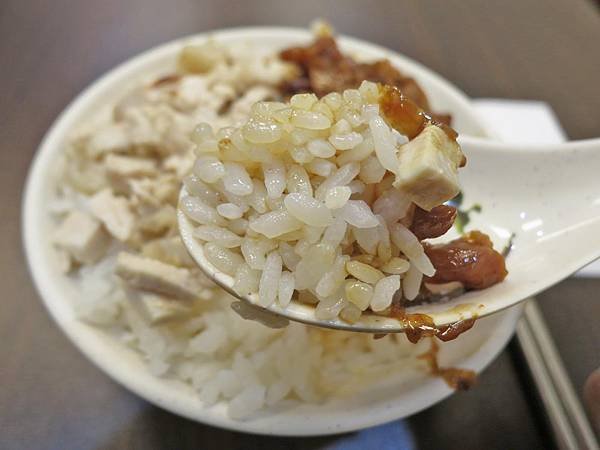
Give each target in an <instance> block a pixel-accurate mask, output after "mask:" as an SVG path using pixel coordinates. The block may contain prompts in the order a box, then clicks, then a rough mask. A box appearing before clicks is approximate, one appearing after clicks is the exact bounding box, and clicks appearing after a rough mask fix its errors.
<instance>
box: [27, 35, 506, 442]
mask: <svg viewBox="0 0 600 450" xmlns="http://www.w3.org/2000/svg"><path fill="white" fill-rule="evenodd" d="M238 33H239V32H238ZM251 34H252V33H251ZM259 34H260V33H259ZM300 34H301V33H300ZM265 35H269V36H272V34H270V33H268V32H266V33H265ZM283 35H284V36H288V37H289V36H292V34H287V33H283ZM230 36H231V35H230ZM296 36H298V35H296ZM292 37H293V38H295V36H292ZM304 37H306V35H304ZM265 39H267V38H265ZM289 39H292V38H290V37H289ZM178 48H180V46H179V44H178V45H177V49H178ZM175 51H176V47H175V46H174V45H173V46H172V47H171V50H170V54H171V55H173V52H175ZM155 55H158V54H157V53H156V54H155ZM155 58H156V57H155ZM159 59H160V58H156V59H154V61H153V63H154V64H155V65H156V67H158V66H159V65H161V64H162V63H163V61H164V59H162V61H160V63H159ZM148 61H150V60H147V62H146V64H148ZM142 69H144V70H145V69H147V66H146V67H143V64H141V63H138V68H137V71H138V72H137V73H142ZM130 70H131V69H130ZM130 70H128V71H126V72H130ZM121 71H122V69H121ZM121 74H122V75H121V79H127V80H130V79H132V78H133V77H130V75H131V74H130V73H127V74H126V75H125V72H121ZM117 75H119V72H117ZM108 81H110V79H108ZM105 83H106V82H105ZM109 84H110V85H112V84H114V82H113V83H109ZM94 89H95V92H96V94H95V95H93V96H91V94H86V96H84V97H83V98H82V100H80V101H78V103H77V104H76V105H75V106H74V107H73V108H74V109H73V108H72V109H71V112H70V113H69V115H65V116H63V118H62V119H61V122H60V125H61V126H57V127H56V128H54V130H53V131H52V132H51V134H50V135H49V137H48V138H47V139H46V141H45V144H44V146H43V148H44V149H45V148H49V146H53V145H54V143H58V141H57V140H58V139H60V140H62V139H63V137H62V136H59V134H62V133H64V132H65V131H67V130H66V129H67V128H71V127H72V125H73V124H74V123H75V122H79V121H80V117H75V116H79V114H80V113H81V112H82V108H83V109H86V108H91V107H92V105H93V104H96V102H97V101H98V100H99V99H100V98H101V97H102V96H103V95H104V94H105V93H106V92H111V93H112V92H113V91H112V89H108V88H107V87H105V88H104V92H102V85H100V87H96V88H94ZM115 96H116V94H115ZM83 100H85V101H83ZM86 102H87V105H86ZM73 111H75V112H73ZM69 118H70V122H71V123H68V119H69ZM66 121H67V122H66ZM61 128H62V130H61ZM57 130H58V131H57ZM57 133H59V134H57ZM53 140H54V143H53ZM51 144H52V145H51ZM47 152H48V151H46V150H43V151H42V153H41V154H40V155H42V156H40V157H38V159H37V161H36V165H35V169H34V171H33V172H32V175H31V178H30V184H29V188H28V193H27V198H26V202H27V203H26V204H27V206H26V209H25V214H26V219H27V220H25V221H24V224H25V226H26V227H27V229H26V233H25V236H26V246H27V249H28V255H29V258H30V264H31V265H32V270H33V272H34V276H35V279H36V282H37V283H38V287H39V288H40V290H41V291H42V292H44V298H45V300H46V301H47V304H48V305H49V308H50V309H51V311H53V312H54V313H55V316H56V317H57V318H58V320H59V323H62V324H64V328H65V329H66V330H67V331H68V332H69V333H70V334H71V336H72V337H73V338H74V340H75V342H77V343H78V345H80V346H83V347H85V348H86V349H87V351H86V350H84V351H85V352H86V353H87V354H88V355H90V353H92V354H93V356H92V358H93V359H94V360H95V361H96V362H97V363H98V364H99V365H100V366H102V367H104V368H105V370H107V371H109V373H111V374H113V375H114V376H115V377H116V378H117V379H118V380H120V381H121V382H124V383H125V384H126V385H128V386H129V387H130V388H132V389H133V390H134V391H136V392H138V393H140V394H141V395H143V396H144V397H146V398H150V399H151V400H153V401H155V402H157V403H159V404H161V405H162V406H164V407H166V408H167V409H171V410H175V411H176V412H179V413H183V414H184V415H187V416H188V417H195V418H197V419H199V420H203V421H208V422H209V423H214V424H217V425H221V426H233V427H235V428H238V429H246V430H249V431H255V432H265V433H275V434H280V433H281V434H319V433H327V432H336V431H343V430H348V429H352V428H353V427H356V426H361V425H357V422H356V420H351V419H350V418H349V417H346V419H344V420H349V421H348V422H345V424H339V423H338V424H336V425H340V428H336V427H335V425H332V423H331V422H330V423H329V424H320V425H318V427H320V428H319V429H315V428H314V427H315V426H317V425H316V424H314V422H318V421H313V425H309V421H306V422H305V428H303V427H302V426H298V422H296V424H295V425H289V424H288V428H287V431H286V429H285V428H281V422H279V423H278V425H277V426H275V425H274V422H273V421H276V419H275V418H273V417H270V418H265V417H262V418H260V417H259V418H258V419H255V420H251V421H249V422H246V423H245V424H244V423H242V424H234V422H231V421H229V420H228V419H226V418H225V417H224V416H223V406H222V405H221V406H219V405H217V407H215V408H213V409H210V411H211V412H209V413H207V412H206V411H208V409H206V407H205V406H202V404H201V403H198V401H197V400H193V399H189V397H187V394H185V393H184V392H186V393H187V392H189V391H188V388H185V387H182V386H180V384H179V383H177V382H173V380H158V379H155V378H154V377H152V376H146V375H141V374H140V372H141V361H140V360H139V356H137V355H136V354H135V353H133V352H131V351H130V350H123V349H122V350H116V348H117V347H119V345H118V344H116V343H115V342H114V341H112V340H111V338H109V337H107V336H105V335H104V334H103V333H102V332H98V331H97V330H94V329H93V328H91V327H89V326H87V325H84V324H81V323H77V322H76V320H75V319H74V317H73V312H72V310H71V309H70V307H67V305H65V304H64V303H62V301H61V300H58V299H59V298H60V297H59V296H58V295H57V294H58V292H59V291H58V290H57V289H59V288H58V286H61V287H60V289H65V292H71V294H69V295H70V296H73V295H76V292H77V290H76V289H75V290H74V287H73V286H70V287H68V283H66V282H65V281H64V280H62V281H56V279H57V278H60V276H59V275H58V274H57V273H56V268H55V269H52V270H51V271H50V272H48V270H49V269H48V268H49V267H50V265H49V264H48V263H42V264H39V263H38V262H36V261H38V259H37V258H38V257H39V255H43V258H44V260H45V261H51V260H52V259H51V258H52V257H51V255H50V254H49V250H48V248H44V246H40V247H39V248H38V247H37V246H38V244H37V243H39V242H42V240H39V236H40V229H35V228H34V227H33V226H32V225H31V224H32V223H39V224H46V225H48V223H47V222H48V221H47V219H44V218H42V217H40V215H39V214H40V213H39V211H37V212H36V211H34V209H35V206H38V205H40V203H38V204H37V205H32V204H31V202H32V201H34V200H32V199H37V201H38V202H39V201H41V200H42V198H44V197H43V196H44V195H45V194H46V193H45V192H43V188H45V187H46V186H48V184H42V183H50V182H51V181H50V179H49V178H48V176H47V175H48V172H49V170H48V168H47V167H43V165H44V160H43V159H42V158H43V157H45V158H46V161H45V162H46V163H47V162H49V161H50V159H49V158H51V156H50V153H47ZM54 152H55V155H56V152H58V150H54ZM46 155H48V156H46ZM40 161H42V162H40ZM42 171H44V172H45V174H46V175H44V176H42V175H41V174H42ZM42 179H43V181H42ZM33 180H38V181H35V182H34V181H33ZM36 183H37V186H36ZM32 186H33V187H32ZM30 205H31V206H30ZM32 208H34V209H32ZM31 214H34V215H33V216H31ZM32 219H33V220H38V219H39V222H32ZM40 228H41V226H40ZM34 242H35V243H36V244H34ZM32 245H33V246H34V247H36V248H35V250H34V249H33V248H32ZM33 255H38V256H33ZM42 273H45V275H42ZM40 283H41V284H43V286H42V285H40ZM50 285H53V286H54V287H50V288H49V286H50ZM49 298H53V301H50V300H49ZM488 320H491V321H492V322H493V321H495V320H497V319H495V318H494V319H488ZM506 320H507V322H506V325H505V326H506V327H507V328H506V329H505V336H506V337H507V336H509V335H510V333H511V332H512V326H510V325H508V324H509V323H510V322H511V321H513V320H514V319H512V318H510V319H506ZM73 330H77V331H73ZM475 330H476V329H475ZM72 333H77V336H78V338H75V335H74V334H72ZM473 333H475V331H473ZM486 333H487V332H485V333H484V334H486ZM81 336H85V338H84V339H83V340H80V339H81ZM473 336H475V335H473ZM465 339H466V337H465ZM93 342H95V344H94V343H93ZM464 343H465V341H464V340H461V344H464ZM489 345H491V344H489ZM495 345H498V344H497V341H496V343H495ZM500 345H501V344H500ZM467 347H468V346H467V345H463V348H462V351H464V352H466V353H469V352H472V351H473V350H474V348H471V349H467ZM92 348H93V349H94V350H91V349H92ZM448 348H449V349H450V348H453V346H450V347H448ZM107 349H110V352H113V351H116V352H117V353H118V354H119V355H120V356H119V358H124V359H122V361H127V365H129V367H136V370H135V373H136V374H138V378H137V381H136V380H133V379H131V377H130V376H129V375H128V374H127V370H126V369H125V366H124V365H120V364H119V365H117V366H112V367H110V366H111V363H110V361H109V360H104V359H103V356H102V355H105V354H106V353H105V352H106V351H107ZM98 351H100V353H98ZM492 353H493V352H491V351H490V350H489V349H488V350H486V355H485V359H486V360H487V359H488V358H491V357H492ZM111 361H113V362H114V360H111ZM134 361H137V362H135V363H134ZM481 361H482V364H483V360H481ZM452 363H454V362H452ZM466 363H467V364H466V365H469V364H468V361H467V362H466ZM132 364H133V366H131V365H132ZM476 366H477V367H474V368H480V367H481V366H480V365H479V364H476ZM140 380H143V381H140ZM438 381H439V380H438ZM431 383H433V385H434V386H435V385H436V383H437V382H436V381H431ZM426 384H427V383H426ZM165 385H166V386H170V389H174V392H176V394H175V397H173V396H171V395H167V396H164V390H163V389H162V388H160V386H165ZM173 386H177V387H176V388H174V387H173ZM418 391H419V390H418V389H417V390H414V391H412V392H418ZM436 391H437V392H439V393H440V394H441V395H445V394H447V393H449V390H448V389H446V388H445V387H444V386H443V385H441V384H439V385H437V388H434V389H433V390H430V391H429V393H428V394H427V395H426V396H425V397H422V398H431V397H430V396H431V393H433V392H436ZM438 395H439V394H438ZM359 397H360V396H359ZM359 397H357V398H359ZM174 398H178V399H179V400H178V401H176V402H173V399H174ZM367 398H369V397H368V396H366V398H364V400H365V401H366V402H367V403H365V404H369V403H371V402H369V401H367ZM370 398H371V400H372V399H373V397H370ZM345 401H349V400H345ZM181 402H183V403H181ZM342 403H343V401H342ZM185 405H187V406H185ZM406 406H407V404H404V405H402V407H403V408H405V407H406ZM421 406H423V405H421ZM302 408H308V410H309V411H310V410H311V409H310V407H309V406H305V407H300V410H302ZM413 408H414V405H413ZM219 410H220V412H215V411H219ZM317 410H318V411H320V412H319V414H320V413H321V412H325V411H327V406H323V405H322V406H321V407H320V408H318V409H317ZM334 410H336V409H335V408H334ZM409 410H410V408H409ZM413 410H414V409H413ZM304 411H306V409H304ZM338 411H339V410H338ZM357 411H358V410H355V412H357ZM369 411H370V413H371V416H370V417H369V418H368V420H366V419H365V420H363V421H362V424H363V425H362V426H365V425H371V424H374V423H378V422H381V421H384V420H389V419H390V418H392V417H397V410H396V415H395V416H394V415H386V414H385V413H382V414H378V413H377V407H376V406H373V404H372V403H371V404H370V407H369ZM404 411H405V413H406V412H408V410H406V409H405V410H404ZM282 414H283V415H282V416H281V417H285V413H282ZM288 414H292V416H293V417H295V418H296V419H298V417H299V415H298V413H291V412H290V413H288ZM311 414H312V413H311ZM402 414H404V413H402ZM211 417H212V418H211ZM281 417H280V418H279V419H281ZM313 417H314V416H313ZM324 417H325V415H324ZM261 420H262V422H261ZM269 420H271V421H272V422H271V425H268V423H269ZM298 420H300V421H302V419H298Z"/></svg>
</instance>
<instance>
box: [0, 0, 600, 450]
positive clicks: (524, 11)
mask: <svg viewBox="0 0 600 450" xmlns="http://www.w3.org/2000/svg"><path fill="white" fill-rule="evenodd" d="M318 17H321V18H324V19H327V20H328V21H330V22H331V23H332V24H333V26H334V27H335V28H336V30H337V31H338V32H340V33H343V34H348V35H352V36H356V37H359V38H362V39H365V40H368V41H371V42H374V43H377V44H380V45H383V46H386V47H389V48H391V49H393V50H396V51H398V52H400V53H403V54H405V55H407V56H409V57H411V58H414V59H416V60H417V61H419V62H421V63H423V64H424V65H426V66H428V67H430V68H431V69H433V70H434V71H436V72H438V73H439V74H441V75H442V76H443V77H445V78H447V79H448V80H450V81H451V82H453V83H454V84H455V85H457V86H458V87H459V88H460V89H462V90H463V91H464V92H466V94H467V95H469V96H470V97H473V98H477V97H493V98H508V99H532V100H540V101H544V102H547V103H548V104H549V105H550V106H551V108H552V109H553V110H554V111H555V113H556V116H557V118H558V120H559V122H560V123H561V124H562V126H563V128H564V130H565V132H566V134H567V136H568V137H569V138H570V139H585V138H592V137H598V136H600V50H599V48H598V43H599V42H600V13H599V8H598V4H597V3H595V2H594V1H592V0H503V1H501V2H500V1H499V2H487V1H483V0H481V1H478V0H460V1H458V0H457V1H454V0H450V1H433V0H426V1H418V0H406V1H397V0H396V1H394V0H390V1H387V0H386V1H384V0H370V1H366V0H365V1H359V0H346V1H341V0H340V1H326V0H319V1H313V0H303V1H298V2H290V1H280V0H279V1H275V0H261V1H226V0H219V1H217V0H210V1H193V0H169V1H158V0H144V1H142V0H136V1H120V0H103V1H101V2H91V1H74V0H71V1H70V0H54V1H51V2H50V1H42V0H37V1H36V0H30V1H23V0H3V1H2V2H1V3H0V68H1V69H0V133H1V137H2V139H1V142H2V149H1V151H0V183H1V184H0V195H1V196H2V203H1V205H2V209H3V218H2V221H1V223H0V227H1V228H0V230H1V232H0V242H1V246H0V249H1V252H0V273H1V274H2V277H3V289H2V291H3V293H2V296H1V303H0V304H1V306H0V311H1V313H0V360H1V361H2V363H1V364H0V386H1V387H0V405H1V407H0V448H15V449H16V448H27V449H50V448H52V449H54V448H56V449H59V448H60V449H75V448H77V449H83V448H90V449H91V448H94V449H104V448H115V449H117V448H177V449H182V448H217V447H221V448H236V449H237V448H239V449H242V448H243V449H250V448H328V447H330V446H334V445H339V444H340V443H346V444H347V445H346V444H344V445H345V448H361V447H360V446H358V447H350V445H356V444H351V443H350V442H349V441H344V439H351V437H348V436H346V437H342V438H339V437H329V438H303V439H282V438H266V437H257V436H250V435H243V434H239V433H233V432H228V431H224V430H218V429H214V428H210V427H206V426H203V425H200V424H197V423H193V422H190V421H187V420H185V419H181V418H179V417H176V416H173V415H171V414H169V413H167V412H165V411H162V410H160V409H158V408H156V407H154V406H152V405H149V404H148V403H146V402H144V401H143V400H141V399H139V398H137V397H135V396H134V395H133V394H130V393H129V392H127V391H125V390H124V389H123V388H121V387H120V386H118V385H116V384H115V383H114V382H113V381H111V380H110V379H109V378H108V377H107V376H106V375H104V374H103V373H101V372H100V371H99V370H97V369H96V368H95V367H93V366H92V365H91V363H90V362H88V361H87V360H86V359H85V358H84V357H83V356H82V355H81V354H80V353H79V352H78V351H77V350H76V349H75V348H74V347H73V346H72V345H71V344H70V343H69V342H68V341H67V339H66V338H65V337H64V336H63V335H62V334H61V332H60V331H59V330H58V328H57V327H56V326H55V325H54V324H53V323H52V322H51V320H50V318H49V316H48V314H47V313H46V311H45V310H44V309H43V306H42V305H41V303H40V301H39V299H38V296H37V294H36V293H35V291H34V288H33V286H32V284H31V281H30V279H29V275H28V273H27V270H26V266H25V263H24V258H23V255H22V246H21V241H20V233H19V227H20V198H21V190H22V187H23V183H24V179H25V176H26V173H27V169H28V165H29V163H30V161H31V158H32V157H33V155H34V152H35V150H36V147H37V145H38V144H39V142H40V140H41V138H42V136H43V134H44V132H45V131H46V130H47V128H48V127H49V126H50V125H51V123H52V121H53V120H54V119H55V118H56V116H57V115H58V114H59V113H60V111H61V110H62V109H63V108H64V107H65V106H66V105H67V104H68V102H69V101H70V100H71V99H73V98H74V97H75V96H76V95H77V94H78V93H79V92H80V91H81V90H82V89H83V88H84V87H85V86H87V85H88V84H89V83H91V82H92V81H93V80H94V79H95V78H97V77H98V76H100V75H101V74H102V73H104V72H105V71H107V70H109V69H111V68H112V67H113V66H115V65H117V64H119V63H121V62H123V61H125V60H126V59H128V58H130V57H131V56H133V55H135V54H137V53H139V52H141V51H143V50H146V49H148V48H151V47H153V46H155V45H158V44H160V43H163V42H165V41H168V40H171V39H174V38H178V37H181V36H185V35H189V34H193V33H197V32H204V31H208V30H211V29H217V28H226V27H235V26H249V25H293V26H299V27H306V26H308V25H309V23H310V22H311V21H312V20H313V19H315V18H318ZM531 126H532V127H535V124H531ZM599 170H600V168H599ZM599 292H600V279H596V278H593V277H586V278H572V279H569V280H567V281H564V282H563V283H561V284H559V285H558V286H556V287H554V288H552V289H550V290H549V291H547V292H545V293H543V294H542V295H540V296H539V297H538V298H539V300H540V306H541V308H542V311H543V313H544V316H545V318H546V320H547V323H548V326H549V328H550V329H551V331H552V334H553V337H554V339H555V341H556V345H557V347H558V349H559V351H560V354H561V357H562V359H563V361H564V363H565V366H566V369H567V372H568V375H569V376H570V378H571V380H572V382H573V385H574V387H575V388H576V390H577V392H578V394H580V393H581V389H582V385H583V383H584V380H585V378H586V376H587V375H588V374H589V373H590V372H591V371H592V370H593V369H595V368H596V367H598V366H599V365H600V326H599V325H598V318H600V299H599V298H598V297H599V294H598V293H599ZM404 425H406V427H407V428H406V429H403V430H404V431H408V432H409V433H410V434H411V435H412V438H413V440H414V443H415V446H416V447H417V448H422V449H429V448H431V449H439V448H446V449H451V448H461V449H470V448H481V447H485V448H488V449H496V448H497V449H507V448H510V449H520V448H523V449H525V448H528V449H531V448H552V446H553V445H554V444H553V443H552V441H551V439H550V434H549V430H548V426H547V424H546V422H545V419H544V412H543V409H542V408H541V406H540V402H539V399H538V398H537V397H536V396H535V394H534V393H533V388H532V386H531V384H530V380H529V378H528V374H527V370H526V367H525V366H524V364H523V361H522V359H521V357H520V355H519V352H518V351H517V348H516V345H515V344H514V343H513V344H511V345H510V346H509V347H508V348H507V349H506V350H505V351H504V352H503V353H502V354H501V355H500V357H499V358H498V359H497V360H496V361H495V362H494V363H493V364H492V365H491V366H490V367H489V368H488V369H487V370H486V371H485V372H484V373H483V374H482V376H481V378H480V383H479V384H478V385H477V386H476V387H475V388H474V389H473V390H471V391H469V392H467V393H460V394H457V395H455V396H453V397H451V398H450V399H448V400H446V401H444V402H442V403H440V404H438V405H436V406H435V407H433V408H431V409H429V410H427V411H424V412H421V413H419V414H417V415H415V416H413V417H411V418H410V419H408V420H407V421H406V423H405V424H404ZM400 426H401V425H399V424H396V425H392V428H390V433H391V434H390V436H394V434H393V433H394V432H396V431H397V428H394V427H400ZM380 447H381V448H396V447H395V446H394V442H393V441H391V442H390V441H388V442H387V443H382V444H381V445H380ZM363 448H364V447H363Z"/></svg>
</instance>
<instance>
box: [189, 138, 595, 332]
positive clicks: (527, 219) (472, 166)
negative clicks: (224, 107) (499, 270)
mask: <svg viewBox="0 0 600 450" xmlns="http://www.w3.org/2000/svg"><path fill="white" fill-rule="evenodd" d="M461 145H462V148H463V151H464V152H465V154H466V155H467V159H468V163H467V166H466V167H465V168H463V169H461V172H460V179H461V184H462V188H463V194H464V200H463V206H465V207H469V206H470V205H473V204H479V205H481V207H482V210H481V212H480V213H473V214H472V215H471V219H472V220H471V222H470V223H469V227H468V229H479V230H482V231H483V232H485V233H487V234H489V235H490V237H491V238H492V240H493V241H494V244H495V246H496V248H497V249H499V248H501V247H503V246H504V245H506V244H507V243H508V242H509V241H510V238H511V236H513V239H512V248H511V251H510V254H509V255H508V257H507V260H506V264H507V269H508V271H509V274H508V276H507V278H506V279H505V280H504V281H503V282H502V283H499V284H497V285H495V286H492V287H490V288H488V289H484V290H480V291H471V292H468V293H466V294H464V295H461V296H459V297H456V298H454V299H452V300H451V301H448V302H444V303H438V304H429V305H418V306H414V307H410V308H408V309H407V312H408V313H424V314H427V315H429V316H431V318H432V319H433V321H434V322H435V324H436V325H438V326H441V325H446V324H451V323H454V322H457V321H460V320H464V319H467V318H472V317H482V316H487V315H488V314H492V313H494V312H497V311H500V310H502V309H505V308H507V307H509V306H512V305H514V304H516V303H518V302H520V301H522V300H524V299H526V298H527V297H530V296H532V295H534V294H536V293H537V292H540V291H542V290H544V289H546V288H548V287H550V286H552V285H553V284H555V283H557V282H559V281H560V280H562V279H564V278H566V277H567V276H569V275H570V274H572V273H573V272H575V271H577V270H578V269H580V268H582V267H583V266H585V265H587V264H589V263H590V262H592V261H593V260H595V259H596V258H598V257H600V139H593V140H587V141H579V142H571V143H567V144H560V145H544V146H534V147H532V146H522V147H519V146H516V145H514V144H511V145H507V144H502V143H496V142H492V141H488V140H480V139H475V138H463V139H461ZM182 195H185V191H183V192H182ZM179 229H180V233H181V236H182V238H183V241H184V243H185V245H186V247H187V249H188V250H189V252H190V253H191V255H192V256H193V258H194V259H195V260H196V262H197V263H198V265H199V266H200V267H201V268H202V269H203V270H204V272H206V274H207V275H208V276H209V277H210V278H212V279H213V280H214V281H215V282H216V283H217V284H219V285H221V286H222V287H223V288H224V289H226V290H227V291H229V292H231V293H232V294H233V295H234V296H236V297H238V298H240V299H241V300H244V301H246V302H247V303H248V304H250V305H252V306H255V305H256V302H257V297H256V295H251V296H247V297H243V296H239V295H237V294H235V292H234V291H233V289H232V286H233V278H232V277H231V276H229V275H227V274H225V273H222V272H219V271H218V270H217V269H216V268H215V267H214V266H213V265H212V264H211V263H210V262H208V261H207V260H206V258H205V256H204V252H203V249H202V246H201V245H200V243H199V242H198V241H197V240H196V239H194V238H193V237H192V231H193V229H194V225H193V224H192V223H191V221H189V219H187V217H186V216H185V215H184V214H183V213H181V212H179ZM256 308H258V307H256ZM267 310H268V311H269V312H271V313H274V314H276V315H278V316H283V317H285V318H287V319H290V320H295V321H299V322H304V323H307V324H311V325H317V326H321V327H327V328H338V329H346V330H353V331H366V332H373V333H383V332H402V331H404V330H405V324H404V323H403V322H402V321H400V320H398V319H395V318H387V317H381V316H376V315H372V314H363V316H362V317H361V319H360V320H359V321H358V322H357V323H355V324H349V323H346V322H344V321H343V320H340V319H337V320H319V319H317V318H316V317H315V314H314V312H315V309H314V307H312V306H310V305H306V304H302V303H298V302H292V303H291V304H290V305H289V306H288V307H287V308H285V309H283V308H281V307H280V306H279V305H277V304H273V305H271V306H269V307H268V308H267ZM263 311H264V310H263Z"/></svg>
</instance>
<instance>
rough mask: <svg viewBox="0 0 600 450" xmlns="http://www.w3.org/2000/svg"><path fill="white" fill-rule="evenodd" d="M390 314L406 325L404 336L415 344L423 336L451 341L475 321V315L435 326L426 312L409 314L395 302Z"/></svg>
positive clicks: (468, 328) (469, 327)
mask: <svg viewBox="0 0 600 450" xmlns="http://www.w3.org/2000/svg"><path fill="white" fill-rule="evenodd" d="M390 316H391V317H395V318H397V319H398V320H400V321H401V322H402V323H403V324H404V326H405V327H406V331H405V333H406V337H407V338H408V340H409V341H410V342H412V343H413V344H416V343H417V342H419V341H420V340H421V339H422V338H424V337H436V338H438V339H439V340H440V341H444V342H447V341H451V340H453V339H456V338H457V337H458V336H460V335H461V334H462V333H464V332H465V331H467V330H470V329H471V327H472V326H473V324H474V323H475V320H476V317H472V318H470V319H464V320H460V321H458V322H454V323H451V324H448V325H441V326H436V325H435V323H434V322H433V319H432V318H431V317H430V316H428V315H427V314H409V313H407V312H406V310H405V309H404V308H403V307H402V306H400V305H397V304H393V305H392V308H391V311H390Z"/></svg>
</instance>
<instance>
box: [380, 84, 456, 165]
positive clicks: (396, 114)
mask: <svg viewBox="0 0 600 450" xmlns="http://www.w3.org/2000/svg"><path fill="white" fill-rule="evenodd" d="M379 89H380V93H381V94H380V97H379V107H380V108H381V112H382V114H383V115H384V116H385V118H386V119H387V120H388V122H389V124H390V125H391V126H392V127H393V128H395V129H396V130H398V131H399V132H400V133H402V134H403V135H405V136H406V137H407V138H408V139H414V138H415V137H417V136H418V134H419V133H420V132H421V131H423V129H424V128H425V127H426V126H427V125H436V126H438V127H440V128H441V129H442V130H444V133H446V135H447V136H448V137H449V138H450V139H451V140H453V141H456V138H457V137H458V133H456V131H454V129H453V128H452V127H450V126H448V125H446V124H444V123H440V122H437V121H435V120H434V119H433V118H432V117H431V116H430V115H429V114H427V113H426V112H425V111H423V110H422V109H421V108H420V107H419V106H418V105H417V104H416V103H415V102H413V101H412V100H410V99H409V98H407V97H405V96H404V95H403V94H402V92H401V91H400V89H398V88H397V87H394V86H388V85H380V88H379ZM463 165H464V164H462V165H461V166H463Z"/></svg>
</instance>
